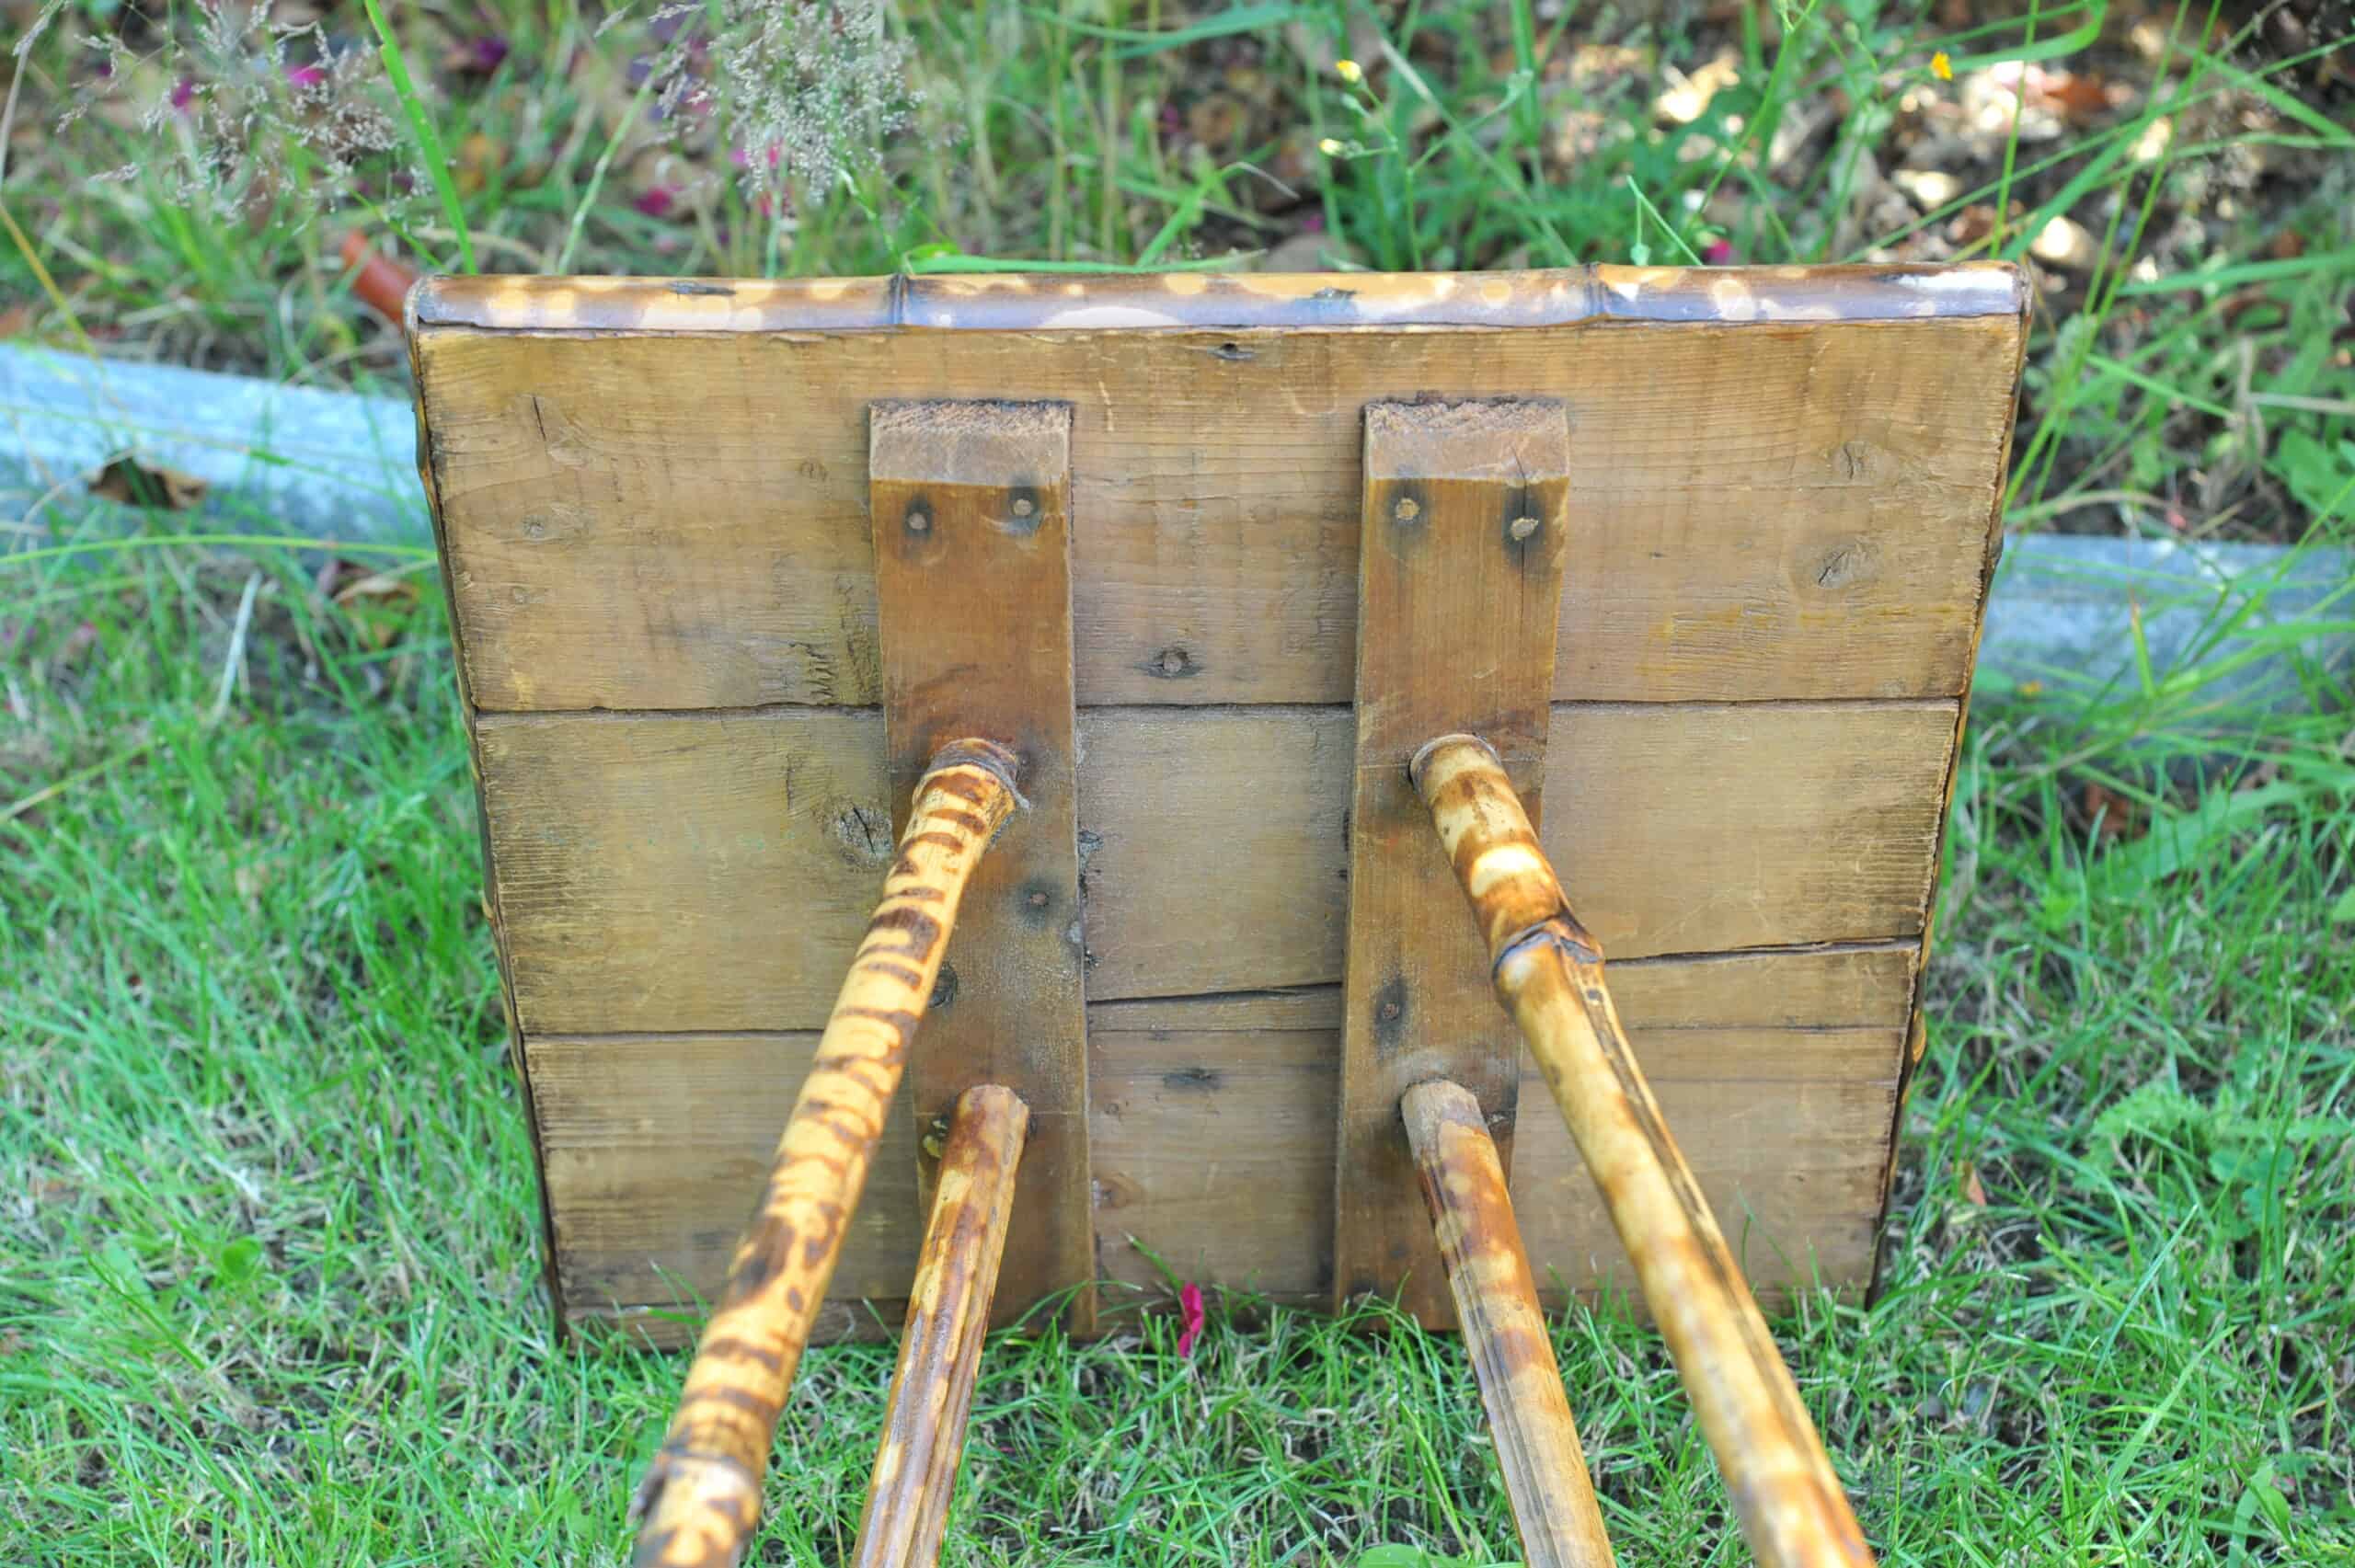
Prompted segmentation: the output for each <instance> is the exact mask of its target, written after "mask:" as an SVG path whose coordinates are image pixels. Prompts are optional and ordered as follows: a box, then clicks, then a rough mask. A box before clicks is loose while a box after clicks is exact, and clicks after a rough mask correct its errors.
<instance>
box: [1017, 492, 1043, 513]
mask: <svg viewBox="0 0 2355 1568" xmlns="http://www.w3.org/2000/svg"><path fill="white" fill-rule="evenodd" d="M1038 509H1039V503H1038V502H1036V501H1034V500H1032V499H1031V498H1029V497H1028V496H1017V497H1015V498H1014V515H1015V516H1017V517H1028V516H1029V515H1030V514H1031V513H1032V512H1034V511H1037V510H1038Z"/></svg>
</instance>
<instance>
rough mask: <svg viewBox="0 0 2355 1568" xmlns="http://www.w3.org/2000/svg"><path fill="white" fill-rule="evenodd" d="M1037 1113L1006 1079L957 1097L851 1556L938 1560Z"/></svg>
mask: <svg viewBox="0 0 2355 1568" xmlns="http://www.w3.org/2000/svg"><path fill="white" fill-rule="evenodd" d="M1029 1123H1030V1108H1029V1107H1028V1105H1025V1104H1023V1103H1022V1098H1021V1096H1020V1095H1018V1094H1017V1093H1014V1091H1013V1090H1011V1089H1008V1088H1006V1087H1005V1086H1004V1085H1002V1084H996V1083H982V1084H977V1085H975V1086H974V1087H973V1088H971V1089H968V1090H966V1091H965V1093H963V1094H962V1095H960V1096H959V1098H958V1101H957V1109H956V1113H955V1115H954V1116H953V1118H952V1119H951V1121H950V1123H949V1128H948V1146H947V1148H946V1149H945V1150H942V1153H941V1156H940V1176H939V1181H938V1184H937V1185H936V1187H935V1189H934V1196H933V1200H932V1221H931V1224H930V1226H929V1227H928V1228H927V1229H926V1230H925V1238H924V1251H923V1253H921V1254H920V1256H919V1257H918V1260H917V1263H916V1282H915V1288H914V1290H913V1292H912V1293H911V1294H910V1298H909V1300H908V1321H907V1326H906V1328H905V1329H904V1330H903V1331H902V1333H901V1336H900V1359H899V1365H898V1367H897V1368H895V1369H894V1370H893V1372H892V1374H891V1402H890V1407H889V1409H888V1410H887V1411H886V1413H885V1414H884V1417H883V1441H882V1444H881V1446H880V1447H879V1448H878V1449H877V1450H876V1455H875V1471H874V1474H873V1475H872V1476H870V1477H869V1478H868V1480H867V1508H866V1512H865V1513H864V1515H863V1516H861V1517H860V1519H859V1523H858V1549H857V1551H856V1555H854V1556H853V1558H852V1562H855V1563H856V1564H857V1565H858V1568H917V1565H920V1564H925V1563H931V1562H938V1561H939V1558H940V1537H941V1532H942V1531H943V1530H944V1529H945V1528H947V1526H948V1501H949V1497H950V1495H951V1494H952V1493H953V1491H954V1489H955V1487H956V1484H957V1461H958V1459H959V1456H960V1455H962V1454H963V1453H964V1451H965V1423H966V1419H967V1417H968V1416H969V1415H970V1414H971V1411H972V1408H973V1381H974V1378H975V1376H976V1375H977V1373H978V1372H979V1370H980V1368H981V1360H982V1339H983V1337H984V1336H985V1335H987V1334H988V1333H989V1326H990V1296H991V1294H992V1293H993V1292H994V1290H995V1288H996V1287H997V1272H998V1264H999V1262H1000V1260H1002V1259H1003V1258H1004V1257H1005V1229H1006V1221H1007V1220H1008V1219H1009V1218H1011V1216H1012V1214H1013V1210H1014V1173H1015V1168H1016V1166H1017V1164H1018V1163H1019V1162H1021V1159H1022V1144H1023V1138H1024V1134H1025V1133H1026V1132H1027V1130H1028V1127H1029Z"/></svg>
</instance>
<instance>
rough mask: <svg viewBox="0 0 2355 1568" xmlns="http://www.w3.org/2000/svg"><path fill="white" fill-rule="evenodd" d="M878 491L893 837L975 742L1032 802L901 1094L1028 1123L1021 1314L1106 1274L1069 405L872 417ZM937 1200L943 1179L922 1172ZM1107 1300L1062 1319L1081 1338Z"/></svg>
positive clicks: (1018, 1276) (1003, 852)
mask: <svg viewBox="0 0 2355 1568" xmlns="http://www.w3.org/2000/svg"><path fill="white" fill-rule="evenodd" d="M870 421H871V428H872V441H871V444H870V446H869V451H868V460H867V462H868V494H869V505H870V509H871V513H872V522H873V532H874V541H875V575H876V585H877V589H878V590H879V594H880V601H881V606H882V617H881V622H880V626H881V633H882V644H881V652H880V662H881V669H882V683H883V713H884V720H885V724H884V729H885V735H884V750H885V756H886V759H887V766H888V770H889V777H890V790H891V805H892V820H893V822H894V824H895V825H896V824H899V823H902V822H903V821H904V819H905V817H906V813H907V802H908V798H909V795H910V794H911V792H912V791H913V789H914V787H915V784H916V781H917V779H918V778H919V777H921V776H922V774H923V773H924V770H925V765H926V763H927V761H928V760H929V759H930V758H931V757H932V755H933V753H934V752H935V751H936V750H938V749H939V748H940V747H942V746H944V745H946V744H948V742H950V741H952V740H954V739H956V738H959V737H960V736H967V735H975V736H980V737H982V738H984V739H988V740H993V741H995V742H997V743H998V744H1000V745H1002V746H1005V747H1007V748H1009V749H1011V750H1013V751H1014V752H1015V753H1016V754H1017V756H1018V757H1019V758H1020V759H1021V772H1020V774H1019V778H1018V787H1019V788H1020V790H1021V792H1022V795H1023V796H1024V797H1025V802H1026V803H1025V805H1024V806H1023V807H1022V809H1021V810H1020V811H1019V812H1017V815H1016V816H1015V818H1014V819H1013V820H1012V821H1010V822H1008V823H1007V824H1006V826H1005V830H1003V831H1002V832H1001V833H1000V834H999V835H998V840H997V841H996V843H995V844H994V845H993V846H992V849H991V852H990V853H989V854H988V856H987V857H985V858H984V859H983V860H982V863H981V864H980V865H979V866H978V867H977V868H976V869H975V871H974V874H973V880H972V884H971V887H970V888H969V889H968V890H967V893H966V898H965V904H964V909H963V912H962V914H961V916H960V918H959V924H958V937H959V941H958V943H957V946H956V950H955V951H954V952H953V953H952V954H951V955H950V956H949V960H948V968H947V969H945V970H944V972H943V981H942V984H941V985H940V986H939V988H938V989H937V990H936V999H935V1002H934V1006H933V1010H932V1012H931V1013H930V1015H929V1016H928V1017H927V1018H926V1020H925V1028H924V1030H923V1031H922V1032H921V1033H920V1034H919V1035H918V1036H917V1037H916V1040H915V1043H914V1045H913V1051H912V1059H911V1061H910V1063H909V1067H908V1082H909V1088H910V1092H911V1093H912V1094H913V1099H914V1104H915V1106H916V1117H917V1121H918V1123H919V1125H920V1126H922V1127H925V1128H926V1129H929V1130H930V1131H932V1132H935V1133H938V1134H945V1133H946V1132H947V1130H948V1117H949V1113H950V1110H951V1108H952V1107H953V1106H955V1105H956V1104H957V1103H958V1098H959V1095H961V1094H963V1093H964V1092H965V1091H966V1090H968V1089H971V1088H973V1087H975V1086H976V1085H979V1084H984V1083H995V1084H1000V1085H1003V1086H1004V1087H1005V1088H1007V1089H1010V1090H1012V1091H1013V1092H1014V1093H1016V1094H1017V1095H1018V1096H1019V1097H1020V1098H1021V1100H1022V1101H1023V1103H1024V1104H1026V1105H1027V1106H1028V1112H1029V1120H1028V1127H1029V1133H1028V1143H1027V1145H1026V1147H1025V1150H1024V1154H1023V1158H1022V1163H1021V1168H1020V1173H1019V1177H1018V1183H1017V1196H1016V1197H1015V1201H1014V1219H1013V1223H1012V1226H1011V1228H1010V1230H1009V1231H1008V1233H1007V1237H1006V1242H1005V1255H1004V1261H1003V1263H1002V1264H1001V1265H1000V1273H999V1278H1000V1280H1001V1281H1002V1288H1001V1290H1000V1292H999V1294H998V1297H997V1299H998V1300H999V1301H1000V1302H1001V1303H1003V1306H1002V1308H1001V1315H1002V1317H1004V1318H1005V1319H1008V1320H1010V1319H1012V1318H1013V1317H1015V1316H1018V1315H1019V1314H1020V1313H1022V1312H1023V1311H1025V1310H1028V1308H1029V1307H1031V1306H1032V1305H1033V1304H1034V1303H1036V1302H1037V1301H1038V1300H1039V1299H1040V1298H1042V1297H1045V1296H1050V1295H1053V1294H1055V1293H1056V1292H1058V1291H1063V1290H1066V1289H1070V1288H1073V1287H1074V1286H1080V1287H1085V1286H1086V1283H1087V1282H1088V1281H1090V1280H1092V1279H1093V1278H1094V1277H1095V1237H1094V1233H1093V1230H1092V1229H1091V1226H1090V1221H1089V1219H1088V1162H1087V1054H1086V1021H1085V1019H1084V1017H1083V1015H1082V1012H1081V1009H1082V1006H1083V1001H1082V997H1081V978H1080V962H1081V955H1082V953H1083V951H1084V942H1083V940H1082V936H1081V925H1080V899H1079V851H1078V837H1077V827H1076V820H1075V813H1076V810H1077V784H1076V777H1075V766H1076V758H1075V756H1074V740H1073V730H1072V631H1071V508H1070V496H1071V409H1070V407H1069V406H1067V405H1063V404H1045V403H1002V402H974V403H879V404H878V405H876V406H875V407H874V409H873V410H872V412H871V415H870ZM925 1171H926V1174H927V1180H926V1183H925V1192H926V1198H927V1201H929V1194H930V1181H929V1175H930V1171H931V1166H930V1164H929V1162H927V1164H926V1165H925ZM1094 1312H1095V1295H1094V1292H1093V1290H1092V1289H1088V1288H1081V1289H1079V1290H1078V1291H1076V1293H1075V1294H1074V1296H1073V1298H1072V1300H1071V1305H1070V1308H1069V1311H1068V1315H1067V1322H1068V1323H1069V1324H1070V1326H1071V1328H1072V1329H1073V1331H1074V1333H1086V1332H1087V1329H1088V1325H1089V1323H1090V1322H1091V1320H1092V1318H1093V1316H1094Z"/></svg>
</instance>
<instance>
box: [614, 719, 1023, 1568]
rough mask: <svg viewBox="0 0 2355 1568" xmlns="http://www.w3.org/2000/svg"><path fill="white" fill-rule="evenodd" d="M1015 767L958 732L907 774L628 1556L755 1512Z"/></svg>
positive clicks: (693, 1542)
mask: <svg viewBox="0 0 2355 1568" xmlns="http://www.w3.org/2000/svg"><path fill="white" fill-rule="evenodd" d="M1015 767H1016V761H1015V758H1014V756H1013V754H1012V753H1011V752H1009V751H1007V750H1005V749H1004V748H1002V747H999V746H995V745H993V744H991V743H990V742H988V741H986V740H959V741H955V742H952V743H951V744H949V745H948V746H946V747H943V748H942V749H941V750H940V751H939V752H938V753H937V754H936V756H935V757H934V758H933V761H932V766H931V767H930V768H929V769H928V770H926V771H925V775H924V777H923V779H922V780H921V781H920V782H919V783H918V784H917V785H916V791H915V803H914V806H913V807H912V808H911V810H910V811H909V813H908V830H907V831H906V832H905V833H904V834H902V836H901V839H900V854H899V858H898V859H896V860H894V861H893V862H892V863H891V868H890V871H889V872H888V873H887V874H886V875H885V876H884V878H883V899H882V902H881V903H880V904H879V905H878V906H877V908H876V910H875V917H874V919H872V920H871V921H868V922H867V935H866V937H865V938H864V939H862V940H861V941H860V943H859V944H858V951H857V953H856V955H855V956H853V958H852V961H851V967H850V973H849V975H848V976H846V977H845V978H844V980H843V989H842V991H841V993H840V994H839V995H838V996H837V997H836V998H835V1000H834V1010H833V1015H832V1016H830V1017H829V1018H828V1019H827V1020H826V1032H825V1034H824V1035H823V1036H821V1037H820V1039H819V1041H818V1048H817V1051H816V1054H815V1055H814V1056H813V1057H812V1058H811V1059H810V1075H809V1077H808V1078H807V1079H805V1080H803V1082H802V1084H801V1093H800V1096H799V1097H798V1099H796V1100H795V1101H794V1104H793V1114H792V1116H790V1117H789V1118H788V1119H787V1122H786V1125H785V1135H784V1137H783V1138H782V1139H780V1140H779V1141H778V1143H777V1150H776V1160H775V1163H774V1164H773V1165H772V1166H771V1167H770V1169H769V1175H768V1185H767V1186H766V1188H765V1189H764V1192H763V1194H762V1196H761V1203H760V1207H759V1208H758V1209H757V1210H755V1211H754V1214H753V1218H752V1225H751V1227H750V1229H749V1230H746V1232H745V1235H744V1240H743V1241H742V1242H741V1243H739V1244H738V1246H737V1248H736V1256H735V1258H734V1260H733V1261H732V1262H730V1263H729V1267H728V1285H727V1288H726V1289H725V1290H724V1291H723V1292H722V1293H721V1295H720V1298H719V1304H718V1309H717V1310H714V1312H713V1313H712V1315H711V1321H710V1322H709V1323H708V1324H707V1325H706V1326H705V1329H704V1333H703V1341H702V1343H701V1345H698V1346H697V1347H696V1350H695V1364H694V1365H693V1366H692V1367H690V1368H688V1369H687V1380H686V1387H685V1389H684V1391H682V1392H681V1394H680V1396H679V1409H678V1413H677V1414H676V1415H675V1416H673V1417H672V1422H671V1430H670V1432H669V1434H668V1435H667V1436H665V1438H664V1439H663V1443H662V1447H661V1449H660V1450H659V1451H658V1452H657V1453H656V1455H655V1457H654V1462H653V1464H652V1465H651V1466H650V1467H649V1469H648V1471H647V1474H646V1480H645V1481H644V1482H642V1483H641V1484H640V1485H639V1487H638V1497H637V1500H636V1502H635V1503H634V1504H633V1505H632V1507H631V1512H632V1513H633V1514H634V1515H636V1516H638V1517H639V1518H640V1519H641V1520H642V1523H641V1524H640V1526H639V1528H638V1548H637V1551H636V1553H635V1554H634V1556H633V1559H632V1561H633V1562H634V1563H636V1564H637V1568H706V1565H718V1564H728V1565H730V1568H732V1565H733V1564H735V1563H736V1562H740V1561H741V1558H742V1555H743V1551H744V1547H745V1545H746V1543H747V1542H748V1541H750V1540H751V1539H752V1529H753V1527H754V1526H755V1525H757V1524H758V1523H759V1522H760V1513H761V1476H762V1472H763V1471H764V1469H765V1468H766V1466H767V1463H768V1452H769V1446H770V1444H771V1442H772V1441H773V1439H774V1437H775V1430H776V1418H777V1413H778V1412H779V1411H780V1410H781V1409H783V1408H784V1404H785V1396H786V1391H787V1389H788V1388H789V1387H790V1386H791V1384H792V1381H793V1370H794V1368H795V1366H796V1365H797V1364H798V1362H799V1361H800V1359H801V1351H802V1347H803V1346H804V1345H807V1344H808V1343H809V1340H810V1323H811V1322H812V1321H813V1320H815V1318H816V1317H817V1314H818V1309H819V1307H820V1306H821V1304H822V1303H823V1302H824V1300H825V1299H826V1286H827V1283H828V1281H829V1280H831V1279H832V1278H833V1272H834V1261H835V1259H836V1258H837V1257H838V1256H839V1255H840V1254H841V1252H842V1241H843V1233H844V1230H847V1229H848V1227H849V1225H850V1218H851V1214H852V1212H853V1211H854V1210H856V1208H857V1207H858V1196H859V1193H860V1191H861V1190H862V1189H863V1188H864V1187H865V1186H866V1185H867V1166H868V1165H869V1164H870V1163H871V1162H873V1160H874V1158H875V1145H876V1141H877V1139H879V1138H880V1136H881V1135H882V1131H883V1113H884V1110H885V1109H886V1107H888V1106H889V1105H890V1103H891V1096H892V1094H893V1093H895V1092H896V1091H897V1090H898V1088H899V1084H900V1073H901V1070H902V1069H903V1068H904V1067H905V1066H906V1064H907V1059H908V1044H909V1042H910V1041H911V1040H912V1039H913V1037H914V1036H915V1031H916V1025H917V1024H919V1023H920V1022H922V1020H923V1018H924V1013H925V1005H926V1004H927V1003H928V1002H929V1001H931V998H932V988H933V984H934V982H935V980H936V979H938V977H939V973H940V958H941V952H942V950H943V949H944V948H945V947H946V946H947V945H948V933H949V929H950V927H951V926H953V925H954V924H955V922H956V919H957V904H958V899H959V898H960V897H961V896H962V894H963V892H964V889H965V883H966V879H967V878H968V877H969V876H971V874H972V869H973V865H974V863H975V862H976V861H978V860H979V859H980V858H981V855H982V851H983V850H984V849H986V848H987V847H988V845H989V841H990V836H991V835H992V834H993V833H994V832H995V831H996V830H997V829H998V826H999V824H1001V823H1002V822H1004V821H1005V818H1006V816H1007V814H1008V813H1009V812H1010V811H1011V810H1012V809H1013V807H1014V806H1015V802H1016V796H1015V793H1014V773H1015Z"/></svg>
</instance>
